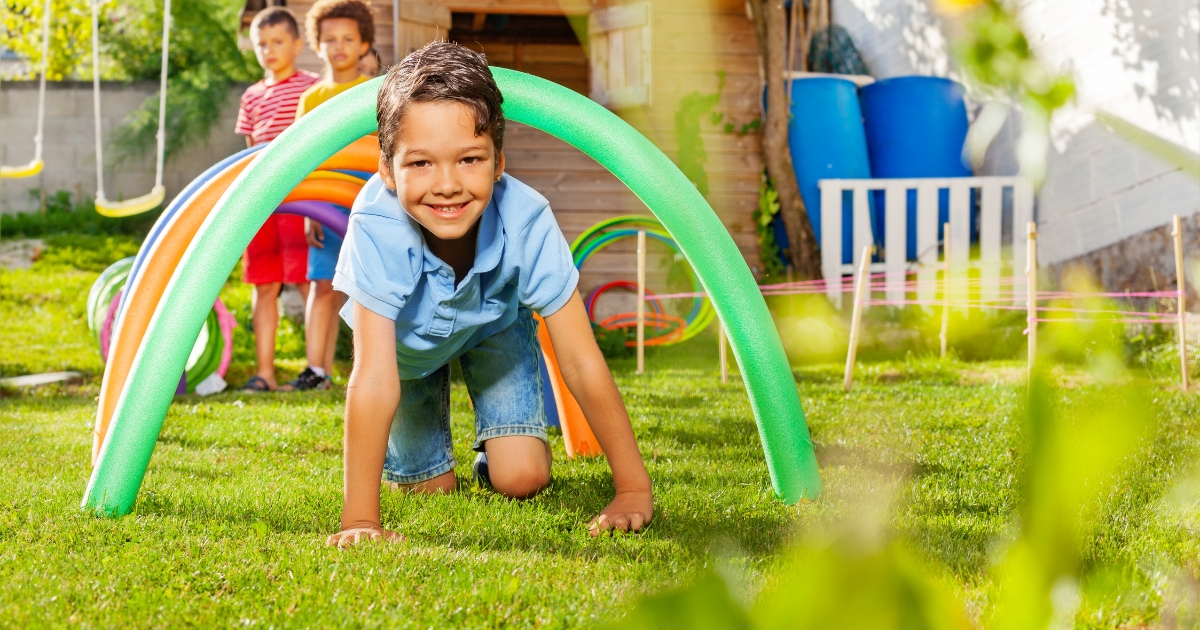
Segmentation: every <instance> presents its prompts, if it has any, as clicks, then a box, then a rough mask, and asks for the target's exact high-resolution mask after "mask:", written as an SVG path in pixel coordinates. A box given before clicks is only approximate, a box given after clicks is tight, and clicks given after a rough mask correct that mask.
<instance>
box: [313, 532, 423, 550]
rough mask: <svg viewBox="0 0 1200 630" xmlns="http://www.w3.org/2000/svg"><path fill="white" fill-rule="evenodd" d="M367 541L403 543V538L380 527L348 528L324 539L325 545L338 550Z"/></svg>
mask: <svg viewBox="0 0 1200 630" xmlns="http://www.w3.org/2000/svg"><path fill="white" fill-rule="evenodd" d="M368 540H372V541H373V540H383V541H386V542H403V541H404V536H401V535H400V533H399V532H393V531H391V530H387V529H384V528H382V527H373V526H372V527H348V528H346V529H343V530H342V531H340V532H338V533H336V534H334V535H332V536H330V537H329V538H326V539H325V544H326V545H327V546H330V547H337V548H338V549H347V548H349V547H352V546H354V545H357V544H358V543H360V542H363V541H368Z"/></svg>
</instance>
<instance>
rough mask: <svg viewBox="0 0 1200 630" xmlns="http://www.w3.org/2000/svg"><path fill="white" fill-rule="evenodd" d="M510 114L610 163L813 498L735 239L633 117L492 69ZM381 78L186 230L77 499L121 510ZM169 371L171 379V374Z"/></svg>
mask: <svg viewBox="0 0 1200 630" xmlns="http://www.w3.org/2000/svg"><path fill="white" fill-rule="evenodd" d="M492 73H493V76H495V78H496V82H497V84H498V85H499V87H500V90H501V92H502V93H503V94H504V98H505V103H504V113H505V116H506V117H508V118H509V119H510V120H513V121H516V122H520V123H524V124H527V125H530V126H532V127H535V128H538V129H541V130H542V131H545V132H547V133H549V134H551V135H553V136H555V137H558V138H560V139H562V140H564V141H566V142H568V143H569V144H572V145H574V146H575V147H576V148H578V149H580V150H581V151H583V152H584V153H587V154H588V155H589V156H591V157H592V158H593V159H595V160H596V161H597V162H599V163H600V164H601V165H603V166H604V167H605V168H607V169H608V170H610V171H612V173H613V174H614V175H616V176H617V178H619V179H620V180H621V181H622V182H624V183H625V185H626V186H628V187H629V188H630V190H632V191H633V192H634V193H635V194H637V195H638V196H639V197H640V198H641V199H642V201H643V202H644V203H645V204H646V207H648V208H650V210H651V211H652V212H653V213H654V214H655V216H657V217H658V218H659V219H661V220H662V222H663V225H664V226H665V227H666V228H667V231H668V232H670V233H671V235H672V237H673V238H674V239H675V242H676V243H678V244H679V247H680V249H681V250H682V251H683V254H684V256H685V257H686V258H687V260H688V261H689V262H690V263H691V264H692V267H693V268H694V269H695V270H696V275H697V276H698V277H699V278H700V282H701V284H703V285H704V288H705V290H706V291H707V293H708V294H709V295H710V296H712V301H713V305H714V308H716V310H717V313H718V315H719V316H720V318H721V320H722V321H723V322H724V324H725V327H726V330H727V331H728V332H729V341H730V345H731V346H732V348H733V355H734V357H735V358H736V359H737V362H738V365H739V366H740V368H741V371H742V377H743V379H744V381H745V383H746V392H747V394H748V395H749V398H750V406H751V409H752V410H753V412H754V417H755V420H756V421H757V424H758V430H759V436H760V437H761V439H762V444H763V454H764V457H765V459H766V463H767V470H768V472H769V473H770V477H771V482H772V485H773V486H774V488H775V492H776V493H777V494H778V495H779V497H780V498H781V499H782V500H783V501H784V502H786V503H795V502H797V501H799V500H801V499H804V498H810V499H812V498H816V497H817V496H818V495H819V493H820V491H821V479H820V474H819V472H818V469H817V460H816V455H815V453H814V451H813V446H812V440H811V438H810V436H809V432H808V427H807V425H806V424H805V422H804V411H803V409H802V408H801V406H800V397H799V395H798V393H797V391H796V382H795V380H794V378H793V377H792V372H791V367H790V366H789V365H788V362H787V357H786V356H785V355H784V351H783V344H782V342H781V341H780V339H779V335H778V333H777V332H776V330H775V326H774V322H773V321H772V320H771V315H770V313H769V312H768V311H767V305H766V302H764V301H763V297H762V294H761V293H760V292H759V290H758V286H757V285H756V284H755V282H754V277H753V276H752V275H751V274H750V269H749V268H748V267H747V266H746V263H745V261H744V260H743V258H742V256H741V253H740V252H738V249H737V246H736V245H735V244H734V242H733V238H732V237H731V236H730V235H729V233H728V232H727V231H726V230H725V227H724V226H723V225H722V224H721V221H720V220H719V219H718V218H717V215H716V214H715V213H714V212H713V211H712V208H711V207H709V205H708V202H707V201H705V200H704V197H702V196H701V195H700V193H699V192H697V191H696V188H695V186H693V185H692V183H691V182H690V181H688V179H687V178H686V177H684V175H683V173H682V172H680V171H679V169H678V168H677V167H676V166H675V165H674V164H672V163H671V160H670V159H669V158H667V156H666V155H664V154H663V153H662V151H660V150H659V149H658V148H657V147H655V146H654V145H653V144H652V143H651V142H650V141H649V140H648V139H646V138H645V137H644V136H642V135H641V134H640V133H638V132H637V131H636V130H635V129H634V128H633V127H631V126H629V125H628V124H627V123H626V122H624V121H623V120H621V119H620V118H618V117H617V116H616V115H615V114H613V113H612V112H610V111H608V110H607V109H604V108H603V107H601V106H600V105H599V104H597V103H595V102H593V101H590V100H588V99H587V98H586V97H584V96H581V95H579V94H577V93H575V92H572V91H571V90H569V89H567V88H565V87H562V86H559V85H556V84H554V83H551V82H549V81H546V80H545V79H539V78H537V77H534V76H531V75H528V74H524V73H521V72H516V71H513V70H504V69H500V68H494V69H493V70H492ZM382 81H383V78H382V77H380V78H378V79H374V80H372V81H369V82H367V83H365V84H363V85H360V86H358V87H355V88H353V89H350V90H347V91H346V92H344V93H342V94H340V95H338V96H336V97H334V98H333V99H331V100H330V101H329V102H328V103H326V104H325V105H323V106H321V107H319V108H317V109H316V110H315V111H314V112H313V113H312V114H309V115H308V116H305V117H304V118H301V119H300V120H298V121H296V122H295V123H294V124H292V126H290V127H288V129H287V130H286V131H284V132H283V134H281V135H280V136H279V137H278V138H277V139H275V141H274V142H272V143H271V144H270V145H269V146H268V147H267V148H265V149H263V151H262V153H261V154H260V156H259V158H258V159H257V160H255V161H254V162H253V163H251V164H250V165H249V166H247V167H246V169H245V170H244V171H243V172H242V174H241V175H240V176H239V177H238V178H237V179H236V180H235V181H234V182H233V184H232V185H231V186H230V187H229V189H228V190H227V191H226V192H225V195H224V196H222V198H221V200H220V201H218V202H217V204H216V206H215V207H214V208H213V210H212V212H210V213H209V215H208V217H207V218H206V219H205V221H204V223H203V224H202V225H201V227H200V229H199V231H198V232H197V233H196V236H195V238H193V240H192V242H191V244H190V245H188V248H187V251H185V252H184V255H183V258H182V259H181V260H180V262H179V265H178V266H177V267H176V268H175V270H174V271H173V272H172V275H171V280H170V282H169V283H168V284H167V288H166V290H165V291H164V293H163V296H162V300H161V301H160V303H159V304H158V306H157V307H156V309H155V313H154V316H153V318H152V319H151V321H150V325H149V327H148V328H147V330H146V333H145V335H144V336H143V338H142V341H141V345H140V347H139V348H138V352H137V355H136V358H135V359H134V361H133V365H132V367H131V369H130V372H129V377H128V379H127V380H126V381H125V386H124V388H123V389H122V391H121V395H120V397H119V398H118V400H117V406H116V410H115V412H114V415H113V420H112V424H111V426H110V428H109V432H108V434H107V437H106V438H105V440H104V444H103V445H102V446H101V448H100V454H99V457H98V458H97V461H96V466H95V467H94V468H93V469H92V476H91V479H90V480H89V481H88V486H87V490H86V492H85V494H84V497H83V502H82V506H83V508H84V509H86V510H89V511H93V512H96V513H99V514H104V515H120V514H127V513H128V512H129V511H130V510H132V509H133V506H134V503H135V502H136V500H137V494H138V490H139V488H140V487H141V483H142V479H143V478H144V476H145V473H146V468H147V467H148V466H149V464H150V456H151V455H152V453H153V452H154V445H155V443H156V442H157V440H158V434H159V431H160V430H161V429H162V423H163V419H164V418H165V417H166V414H167V408H168V406H169V405H170V403H171V398H172V394H173V393H174V391H175V388H176V387H177V386H178V384H179V380H178V379H179V377H178V375H179V374H181V373H182V372H183V368H184V365H185V364H186V362H187V358H188V355H189V354H190V350H191V348H192V345H193V343H194V342H195V339H196V337H197V335H198V334H199V332H200V327H201V326H203V325H204V320H205V319H206V318H207V317H208V312H209V311H210V310H212V305H213V303H214V302H215V301H216V299H217V296H218V294H219V293H220V291H221V287H222V285H224V283H225V279H226V278H227V277H228V276H229V273H230V272H231V271H232V270H233V267H234V265H235V264H236V263H237V261H238V259H239V258H240V257H241V254H242V251H243V250H244V249H245V248H246V246H247V245H248V244H249V243H250V239H251V238H252V237H253V236H254V234H255V233H256V232H257V231H258V229H259V228H260V227H261V226H262V225H263V223H265V222H266V220H267V218H268V217H269V216H270V215H271V212H272V211H273V210H274V209H275V208H276V207H277V206H278V205H279V204H280V203H281V202H282V201H283V199H284V197H285V196H287V194H288V193H289V192H290V191H291V190H292V189H293V188H295V186H296V185H297V184H299V183H300V181H301V180H303V179H304V177H305V176H306V175H307V174H308V173H311V172H312V171H313V170H315V169H316V168H317V167H318V166H320V165H321V163H322V162H323V161H325V160H326V159H327V158H329V157H331V156H332V155H333V154H334V153H335V152H337V151H338V150H339V149H341V148H342V147H345V146H346V145H348V144H350V143H351V142H353V141H354V140H357V139H359V138H361V137H363V136H364V135H367V134H368V133H371V132H373V131H375V130H376V123H375V106H376V99H377V96H378V92H379V86H380V84H381V83H382ZM172 375H174V376H172Z"/></svg>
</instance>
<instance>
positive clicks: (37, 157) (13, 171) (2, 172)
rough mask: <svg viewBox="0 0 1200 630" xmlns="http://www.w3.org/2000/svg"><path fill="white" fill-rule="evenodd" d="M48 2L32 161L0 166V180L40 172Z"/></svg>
mask: <svg viewBox="0 0 1200 630" xmlns="http://www.w3.org/2000/svg"><path fill="white" fill-rule="evenodd" d="M50 12H51V10H50V0H46V8H45V9H43V10H42V79H41V83H40V84H39V85H38V118H37V135H35V136H34V137H33V160H32V161H31V162H29V163H28V164H23V165H21V166H0V179H19V178H22V177H33V176H34V175H37V174H38V173H41V172H42V130H43V129H44V128H45V122H46V70H47V69H48V68H49V66H50Z"/></svg>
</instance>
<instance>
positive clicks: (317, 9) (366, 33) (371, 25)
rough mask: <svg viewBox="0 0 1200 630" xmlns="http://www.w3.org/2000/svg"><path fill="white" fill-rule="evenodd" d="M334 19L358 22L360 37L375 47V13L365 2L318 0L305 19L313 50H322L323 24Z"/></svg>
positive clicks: (309, 41) (305, 27)
mask: <svg viewBox="0 0 1200 630" xmlns="http://www.w3.org/2000/svg"><path fill="white" fill-rule="evenodd" d="M334 18H347V19H351V20H354V21H355V22H358V36H359V37H361V38H362V40H363V41H364V42H366V43H368V44H370V45H372V46H374V45H375V12H374V11H372V10H371V5H370V4H368V3H366V2H364V1H363V0H317V3H316V4H314V5H313V6H312V8H311V9H309V10H308V17H306V18H304V30H305V34H306V35H308V45H309V46H311V47H312V49H313V50H320V48H321V22H323V21H325V20H331V19H334Z"/></svg>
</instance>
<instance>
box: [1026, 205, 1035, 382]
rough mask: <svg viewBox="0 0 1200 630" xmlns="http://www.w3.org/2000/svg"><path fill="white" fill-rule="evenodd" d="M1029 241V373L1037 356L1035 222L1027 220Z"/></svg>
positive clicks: (1027, 332)
mask: <svg viewBox="0 0 1200 630" xmlns="http://www.w3.org/2000/svg"><path fill="white" fill-rule="evenodd" d="M1027 229H1028V234H1029V242H1028V243H1027V244H1026V245H1025V283H1026V287H1025V292H1026V295H1025V309H1026V315H1025V325H1026V326H1027V328H1026V330H1025V334H1027V335H1029V375H1030V376H1031V377H1032V376H1033V364H1034V361H1035V359H1036V358H1037V313H1038V302H1037V223H1034V222H1033V221H1030V222H1029V226H1028V228H1027Z"/></svg>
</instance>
